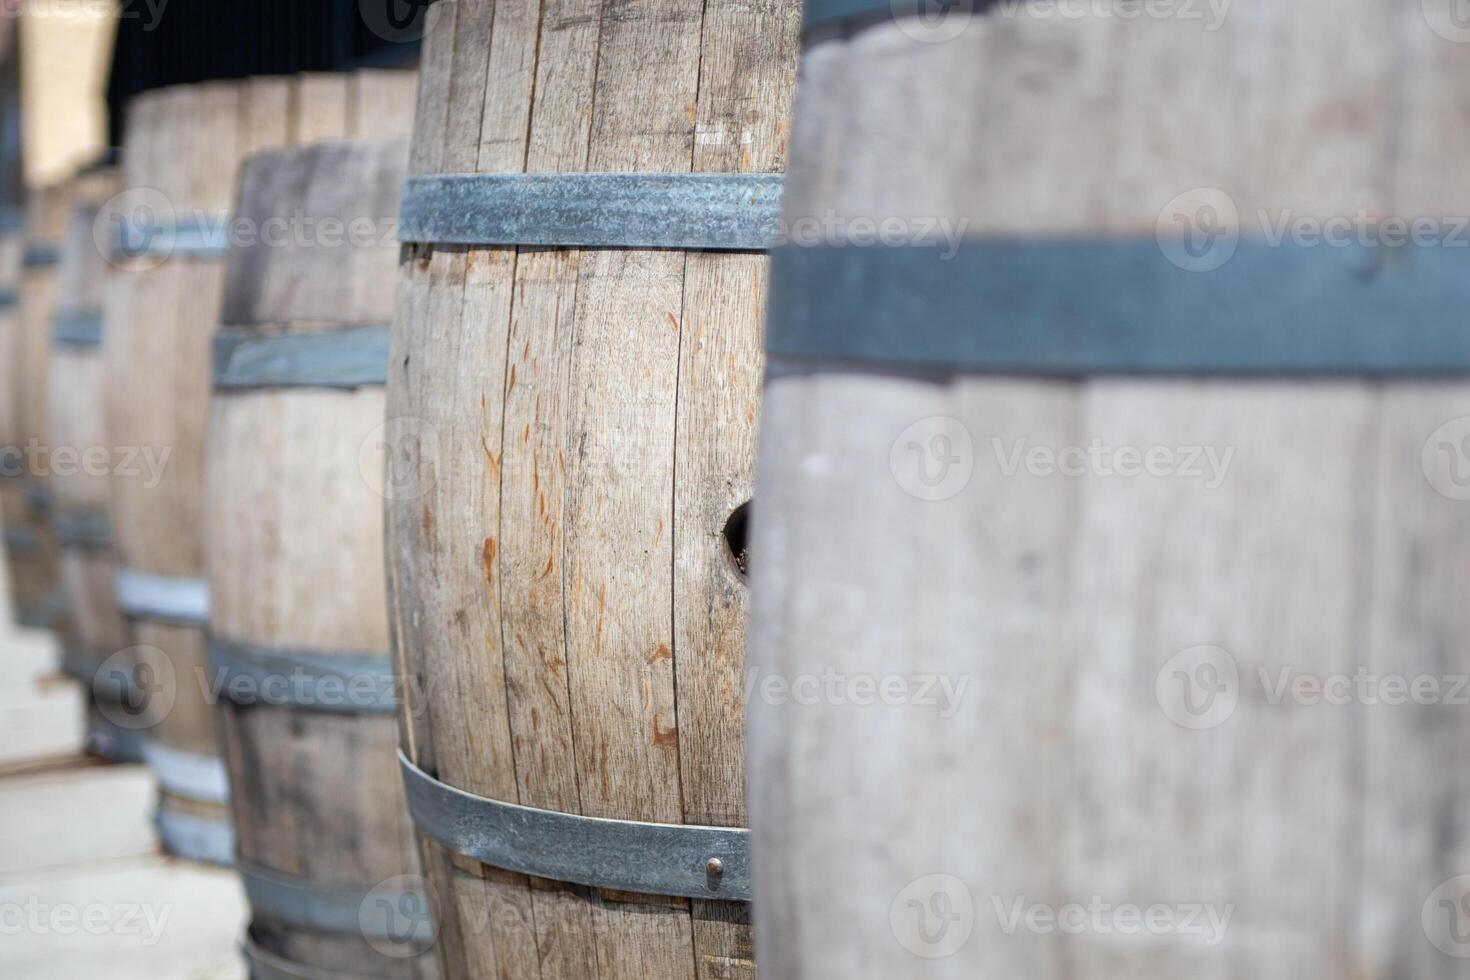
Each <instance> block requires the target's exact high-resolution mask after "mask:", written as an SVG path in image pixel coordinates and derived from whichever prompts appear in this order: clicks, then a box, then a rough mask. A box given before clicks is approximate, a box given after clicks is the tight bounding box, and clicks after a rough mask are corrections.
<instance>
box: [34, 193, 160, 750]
mask: <svg viewBox="0 0 1470 980" xmlns="http://www.w3.org/2000/svg"><path fill="white" fill-rule="evenodd" d="M88 183H89V186H88V188H87V191H86V193H82V194H78V195H77V200H76V201H75V202H74V203H73V205H72V209H71V212H70V215H69V218H68V221H67V223H66V229H65V233H64V235H63V238H62V241H61V247H60V249H59V256H58V263H57V280H58V288H57V292H58V302H57V310H56V314H57V317H58V318H60V317H66V316H96V317H98V318H99V319H100V318H101V316H102V305H103V302H104V298H105V283H106V279H107V269H108V266H107V257H106V256H105V255H104V254H103V253H102V252H101V250H100V249H99V247H98V245H97V243H96V242H95V240H94V229H95V228H96V227H97V225H98V222H99V220H103V216H102V212H101V208H102V207H103V206H104V203H105V199H107V198H110V197H111V196H112V194H113V193H114V192H115V191H116V189H117V186H116V185H117V178H116V175H114V174H113V173H112V172H110V171H94V172H92V173H91V174H89V177H88ZM50 343H51V356H50V369H49V370H50V373H49V378H48V384H47V389H48V394H47V411H46V425H47V433H48V438H47V443H48V445H50V446H52V447H62V446H70V447H74V448H75V449H77V450H78V451H80V452H87V451H89V450H91V449H92V448H93V447H102V448H106V447H107V436H106V421H105V419H104V417H103V410H102V404H101V396H102V380H103V378H102V375H103V363H102V353H101V349H100V346H97V347H94V346H81V345H76V344H73V343H65V342H61V341H58V340H57V339H56V338H55V337H52V339H51V341H50ZM51 482H52V501H53V510H52V516H53V519H54V521H55V522H56V530H57V548H58V558H57V566H58V567H57V572H58V578H59V580H60V589H61V595H62V597H63V600H64V602H65V608H66V619H65V625H64V627H63V629H62V634H61V642H62V644H63V647H64V649H65V651H66V654H65V657H64V662H65V666H66V669H67V671H68V672H70V673H73V674H74V676H76V677H77V679H78V680H79V681H80V682H81V683H82V684H84V685H85V686H86V688H87V693H86V696H87V698H88V700H89V702H90V704H89V708H88V720H87V737H86V738H87V743H86V744H87V747H88V749H89V750H90V751H92V752H94V753H96V754H99V755H102V756H104V757H108V758H114V759H119V760H122V761H131V762H139V761H142V758H141V754H140V747H139V745H138V739H137V737H136V732H135V731H134V730H132V729H130V728H127V727H125V725H119V724H118V722H117V720H118V719H119V718H121V719H123V720H124V721H126V720H127V712H126V711H125V710H124V709H123V708H122V706H121V705H120V704H119V703H118V701H117V699H116V697H115V691H113V690H112V689H110V688H109V687H107V686H106V685H104V684H99V683H94V682H93V677H94V676H95V674H96V671H97V670H98V669H99V668H101V667H102V666H103V665H104V664H106V663H108V662H109V658H111V657H112V656H113V655H114V654H122V655H124V656H126V655H127V654H126V651H127V650H128V649H129V648H130V647H131V646H132V636H131V632H130V630H129V628H128V624H127V621H126V620H125V619H124V617H123V615H122V612H121V610H120V609H119V608H118V605H117V596H116V592H115V589H114V585H113V578H114V574H115V571H116V560H115V556H114V553H113V547H112V542H111V538H110V534H109V535H107V536H106V537H105V538H102V539H100V540H87V541H68V540H67V537H66V535H65V533H63V532H62V528H63V527H64V525H65V523H66V522H67V521H69V520H70V521H75V522H80V523H83V524H86V525H91V526H97V527H98V528H99V529H102V530H105V529H107V527H108V526H109V525H110V518H109V514H108V510H109V508H108V504H109V494H108V490H109V487H110V478H109V477H108V476H106V475H100V474H88V473H85V472H79V473H73V474H62V473H55V474H53V475H52V478H51Z"/></svg>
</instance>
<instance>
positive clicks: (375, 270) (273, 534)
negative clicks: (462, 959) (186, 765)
mask: <svg viewBox="0 0 1470 980" xmlns="http://www.w3.org/2000/svg"><path fill="white" fill-rule="evenodd" d="M404 101H405V108H404V111H403V112H402V113H400V114H398V116H397V118H398V119H399V120H400V124H399V128H400V129H401V130H402V131H404V132H406V131H407V129H408V111H409V110H408V109H407V102H408V100H406V99H405V100H404ZM392 125H393V123H392V119H391V118H380V119H379V120H378V126H379V129H380V130H391V128H392ZM406 156H407V148H406V145H404V143H403V142H402V141H399V142H398V143H397V144H396V145H390V146H385V147H367V146H363V145H361V144H356V143H333V144H315V145H309V146H306V147H303V148H300V149H293V150H282V151H274V152H268V153H264V154H261V155H259V156H258V157H256V158H253V159H252V160H250V161H248V162H247V164H246V166H245V168H244V170H243V172H242V177H241V189H240V196H239V198H238V200H237V206H236V213H237V215H240V216H245V217H249V218H252V219H264V218H266V217H269V216H272V215H275V214H278V213H283V212H284V213H287V214H290V213H293V212H300V213H303V214H306V215H308V216H311V215H315V214H317V213H318V212H317V211H316V210H314V209H313V204H314V203H315V204H316V205H318V206H320V205H321V204H322V198H323V197H324V196H329V195H330V192H331V191H332V190H333V188H334V187H335V188H337V189H339V190H340V189H342V188H343V187H344V186H345V187H350V186H351V175H350V174H349V175H341V174H336V173H335V172H333V171H332V170H331V169H330V167H331V163H332V162H333V161H334V160H335V161H337V162H340V161H341V160H342V159H343V158H346V159H347V160H348V165H350V166H361V167H376V168H377V169H376V170H375V171H373V172H374V173H381V171H383V170H389V171H391V172H392V174H393V177H392V179H390V180H386V181H378V182H377V183H378V184H379V185H383V184H386V185H387V186H388V187H389V188H390V189H391V190H394V191H396V187H397V186H398V185H399V184H400V183H401V179H402V170H403V161H404V160H406ZM364 161H367V162H366V163H365V162H364ZM394 161H396V162H394ZM287 170H290V171H291V172H292V173H297V174H298V176H299V175H300V174H303V173H304V174H308V175H310V178H309V182H307V183H305V184H304V185H303V184H302V183H299V182H296V181H292V180H289V179H287V180H284V181H282V180H274V181H273V180H272V176H273V171H275V172H284V171H287ZM281 186H285V187H288V188H289V191H288V196H286V197H285V198H284V199H278V198H273V197H269V196H267V194H268V193H269V192H270V191H272V190H273V189H275V188H278V187H281ZM378 190H379V191H380V193H379V194H378V196H377V198H376V199H375V200H373V201H372V202H371V203H370V204H368V203H367V202H364V201H363V200H361V199H359V198H356V197H354V198H353V199H352V201H351V202H350V203H348V202H344V201H341V200H339V201H337V202H336V203H337V204H338V205H340V207H337V208H335V209H331V210H329V211H327V212H326V213H329V214H332V215H333V216H335V217H339V218H342V219H344V220H346V219H348V218H351V217H356V216H359V215H363V216H367V217H388V216H390V215H391V214H392V213H393V211H394V210H395V205H396V194H393V193H390V194H388V195H386V196H385V195H383V194H382V193H381V190H382V187H381V186H380V187H379V188H378ZM257 195H259V196H257ZM303 195H304V196H303ZM396 256H397V250H396V248H394V247H392V246H390V245H389V246H385V248H379V249H376V250H369V249H346V248H343V249H331V250H322V249H317V250H315V251H314V252H313V251H309V250H295V249H289V248H288V249H257V250H256V254H255V255H250V254H248V252H247V250H245V249H237V250H234V251H232V253H231V254H230V256H229V257H228V259H227V262H226V284H225V295H226V301H225V305H224V311H225V312H224V315H223V317H222V321H221V332H222V333H228V334H229V335H231V336H232V337H240V336H246V337H285V336H290V335H293V334H300V333H303V332H306V333H312V334H319V333H323V332H330V331H340V330H344V329H352V328H354V327H357V326H361V325H367V324H373V323H382V322H385V321H386V320H387V318H388V317H389V316H390V315H391V309H392V295H391V283H392V282H393V278H392V276H391V270H392V268H393V265H394V263H395V261H396ZM383 282H387V283H388V284H390V288H389V289H386V290H385V289H383V288H382V283H383ZM341 286H346V287H348V288H347V289H346V293H347V295H348V297H349V299H348V301H347V302H345V303H344V302H342V295H343V290H342V289H341V288H340V287H341ZM382 417H383V392H382V388H381V383H379V384H378V385H376V386H374V385H368V386H363V387H358V388H354V389H348V390H329V389H324V388H315V387H299V388H298V387H292V388H285V387H258V388H251V389H244V390H216V391H215V392H214V394H213V396H212V407H211V424H210V438H209V450H208V455H207V464H206V469H207V494H206V498H207V502H208V503H207V506H208V516H207V519H206V523H205V531H206V542H207V547H206V553H207V555H208V568H207V571H208V579H209V582H210V586H211V597H212V598H211V612H210V632H211V642H216V641H222V642H226V643H229V644H234V645H239V644H245V645H259V646H260V647H262V648H265V649H269V650H290V651H321V652H326V653H338V652H340V655H343V656H350V655H352V654H353V653H354V652H357V651H362V652H363V653H362V656H364V657H368V656H371V655H372V652H373V651H376V652H378V653H380V654H381V655H382V656H383V657H384V658H386V653H387V649H388V639H387V617H386V611H385V608H384V602H383V597H382V591H381V589H382V585H381V583H382V571H381V569H382V551H381V548H382V545H381V538H382V520H381V514H380V506H381V505H380V501H379V497H378V491H379V488H378V487H376V486H374V485H373V484H372V482H371V481H370V480H369V479H368V475H367V474H372V475H373V476H376V474H377V471H378V467H375V466H373V465H371V464H363V463H362V462H361V461H360V459H359V453H358V449H359V446H361V445H363V444H365V443H367V442H368V440H369V439H370V437H371V436H372V434H373V432H374V430H375V429H377V428H378V427H380V426H381V420H382ZM313 431H314V432H315V433H316V434H315V435H311V434H310V433H312V432H313ZM291 514H294V515H295V518H296V519H295V520H294V521H293V520H292V519H291V518H290V516H289V515H291ZM313 534H316V535H319V536H318V537H316V538H311V535H313ZM312 541H315V542H316V543H315V545H313V544H312V543H311V542H312ZM293 576H294V577H296V578H298V579H299V580H300V585H299V587H296V588H285V589H281V588H277V589H274V590H271V589H263V588H262V587H261V586H262V584H263V583H267V582H272V581H275V582H289V581H290V580H291V579H292V578H293ZM328 578H330V579H332V580H333V583H334V584H333V588H332V590H331V592H330V599H331V601H330V602H325V603H324V602H321V601H319V600H314V601H313V602H312V603H311V605H310V607H303V606H300V605H299V603H297V602H295V601H293V600H292V598H291V597H292V596H293V595H296V594H299V595H300V596H303V597H304V596H308V595H310V594H311V592H312V589H313V586H314V585H315V584H316V583H319V582H321V581H324V580H326V579H328ZM218 715H219V722H220V732H221V740H222V745H223V747H224V751H225V759H226V764H227V769H228V771H229V774H230V780H231V784H232V793H231V800H232V807H233V809H234V817H235V824H236V828H237V839H238V848H239V854H240V861H241V866H242V869H251V868H260V869H263V870H264V871H265V872H266V873H271V874H277V875H286V876H288V877H289V878H291V879H295V880H300V881H302V883H303V885H304V886H306V887H320V888H328V889H334V890H346V891H359V892H364V893H369V892H370V891H371V890H372V889H373V888H374V887H375V886H378V885H380V884H382V883H385V882H394V881H398V880H400V879H402V880H404V881H410V882H414V881H417V880H418V878H417V875H416V871H417V854H416V851H415V848H414V845H413V836H412V832H411V827H410V825H409V824H408V821H407V815H406V812H405V810H404V807H403V802H402V785H401V782H400V780H399V777H398V772H397V765H396V761H395V754H396V745H397V726H396V724H395V722H394V720H393V718H392V716H391V714H384V713H381V712H368V711H352V710H331V709H330V708H325V709H323V708H318V709H315V710H314V709H313V708H312V707H311V706H310V705H301V704H291V703H253V704H236V703H234V702H233V701H232V700H230V699H229V698H228V697H222V698H221V699H220V702H219V707H218ZM248 881H249V877H248V874H247V882H248ZM247 893H249V887H248V885H247ZM247 948H248V949H250V950H251V951H252V953H251V955H252V956H253V957H257V958H261V959H264V960H269V961H270V962H271V963H272V966H273V968H274V969H283V968H289V969H290V970H292V971H298V972H300V973H301V974H302V975H313V971H319V970H330V971H341V972H343V973H350V974H351V975H353V976H362V977H367V976H379V977H385V978H387V977H391V978H395V980H398V978H403V980H412V978H426V977H432V976H435V975H436V974H437V971H436V970H435V969H434V964H433V962H432V958H431V957H429V956H427V955H426V952H425V950H424V949H422V948H420V947H417V946H414V945H413V944H408V943H392V944H391V945H390V948H389V949H388V951H386V952H385V951H382V950H380V949H379V947H378V946H376V945H374V942H373V941H372V940H369V939H368V938H366V937H365V936H364V935H361V934H358V933H357V932H353V931H333V930H325V929H320V928H313V927H311V926H308V925H304V924H301V923H297V922H293V921H292V920H291V918H290V916H289V915H285V914H282V913H280V912H278V911H276V910H275V909H273V908H271V907H270V906H269V903H267V906H266V907H264V908H261V907H257V908H256V909H255V910H254V917H253V921H252V924H251V926H250V934H249V941H248V943H247ZM411 953H412V954H414V955H409V954H411ZM334 975H335V974H334Z"/></svg>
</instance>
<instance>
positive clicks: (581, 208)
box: [399, 173, 782, 252]
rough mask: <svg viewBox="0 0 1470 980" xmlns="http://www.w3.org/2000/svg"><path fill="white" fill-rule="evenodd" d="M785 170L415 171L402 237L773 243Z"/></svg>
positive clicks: (568, 243) (578, 244) (599, 243)
mask: <svg viewBox="0 0 1470 980" xmlns="http://www.w3.org/2000/svg"><path fill="white" fill-rule="evenodd" d="M781 185H782V177H781V175H780V174H657V173H594V174H440V175H432V176H423V177H410V178H409V179H408V182H407V184H406V185H405V187H404V192H403V209H402V215H401V216H400V219H399V237H400V238H401V239H402V240H403V241H405V242H436V243H440V244H449V245H533V246H547V247H565V248H649V249H657V248H667V249H716V250H725V251H743V252H759V251H765V250H766V249H768V248H770V247H771V246H772V245H773V244H775V242H776V240H777V237H778V234H779V231H780V217H781Z"/></svg>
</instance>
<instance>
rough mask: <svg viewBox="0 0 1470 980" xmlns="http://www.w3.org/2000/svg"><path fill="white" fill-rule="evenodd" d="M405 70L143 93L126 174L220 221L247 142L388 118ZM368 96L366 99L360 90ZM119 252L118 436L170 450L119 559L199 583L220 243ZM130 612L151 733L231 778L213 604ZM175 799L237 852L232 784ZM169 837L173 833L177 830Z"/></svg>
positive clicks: (114, 389) (133, 184)
mask: <svg viewBox="0 0 1470 980" xmlns="http://www.w3.org/2000/svg"><path fill="white" fill-rule="evenodd" d="M400 77H401V76H400V75H399V74H398V73H394V72H385V71H362V72H358V73H356V74H354V75H350V76H349V75H336V74H323V73H317V74H304V75H298V76H290V77H260V78H252V79H248V80H244V81H240V82H207V83H202V84H198V85H182V86H175V87H171V88H165V89H158V90H154V91H151V92H146V93H143V94H142V95H140V96H138V97H137V98H135V100H134V102H133V104H132V105H131V106H130V108H129V112H130V117H131V119H132V124H131V125H130V132H131V133H133V134H135V135H136V136H137V137H138V139H137V140H136V142H135V144H134V145H130V146H129V147H128V148H127V152H126V153H125V160H124V173H125V178H126V179H125V186H126V188H128V189H140V188H146V189H149V190H151V191H152V192H156V193H157V194H161V195H162V197H163V200H165V201H166V202H167V203H168V204H169V205H170V206H171V207H173V208H174V209H176V210H175V214H176V215H177V216H180V217H181V218H184V219H187V218H188V217H190V216H191V215H196V214H197V215H199V216H200V217H201V218H202V219H203V220H204V221H205V222H206V223H211V222H218V221H220V220H222V216H223V215H225V214H227V212H228V210H229V208H230V205H231V203H232V199H233V194H234V183H235V174H236V171H237V168H238V166H239V164H240V162H241V161H242V160H243V159H244V158H245V157H246V156H248V155H249V154H251V153H253V152H257V151H259V150H263V149H268V148H271V147H275V146H282V145H291V144H294V143H300V142H312V141H316V140H320V139H329V138H333V137H341V136H346V135H349V134H348V130H347V127H348V126H349V125H351V126H357V127H361V128H365V129H366V130H368V131H371V128H372V127H373V126H374V125H375V124H376V119H377V115H376V114H375V112H374V111H373V107H376V106H379V105H382V106H385V107H387V108H388V109H389V110H390V111H388V112H386V113H384V114H385V115H387V116H391V115H392V107H393V106H394V105H395V104H396V103H398V102H402V101H403V100H404V99H405V96H404V95H403V94H402V85H401V84H400V82H399V81H398V79H399V78H400ZM359 96H361V101H362V102H363V103H365V104H363V105H359ZM369 103H370V104H369ZM145 134H146V138H145ZM203 134H209V135H208V136H205V135H203ZM145 200H146V201H148V202H149V203H153V202H154V201H155V200H156V199H155V198H153V197H148V198H145ZM118 265H119V267H120V269H121V273H120V274H119V275H116V276H114V277H113V282H112V284H111V285H110V287H109V289H110V293H109V296H108V304H107V305H108V309H107V327H106V330H105V352H104V357H105V359H106V362H107V369H106V371H107V378H108V385H109V393H108V404H109V413H108V414H109V423H110V437H111V440H112V443H113V445H119V446H138V447H143V448H145V449H152V450H153V451H154V452H155V453H156V454H159V453H161V452H162V451H163V450H165V449H166V450H168V451H169V452H170V454H171V455H170V457H169V459H168V463H167V465H166V466H165V467H163V473H164V478H163V479H162V480H161V481H160V482H159V484H158V485H157V486H156V487H148V486H145V485H143V483H142V480H141V479H133V480H119V481H117V486H116V492H115V494H114V498H113V501H112V511H113V527H114V534H115V536H116V543H117V549H118V554H119V566H120V567H121V568H123V569H127V570H136V571H141V572H144V573H146V574H150V575H160V576H164V577H166V578H172V579H178V580H181V581H186V582H189V583H201V582H202V580H203V574H204V566H203V561H204V556H203V529H202V511H203V499H202V496H203V462H204V439H205V432H204V426H205V423H206V420H207V416H208V405H209V386H208V363H209V339H210V334H211V332H212V330H213V326H214V324H215V323H216V322H217V316H218V313H219V309H220V302H221V300H222V296H223V281H224V280H223V267H222V263H221V260H220V257H219V256H218V255H213V254H202V255H201V254H188V253H182V252H181V253H180V254H177V255H171V256H168V257H166V258H165V259H164V260H163V261H162V262H161V263H159V262H156V261H154V260H153V259H152V258H151V257H148V256H143V257H131V258H130V257H123V258H120V259H118ZM160 324H163V325H165V326H167V327H168V328H170V329H171V330H172V334H173V336H172V338H164V337H162V335H161V334H162V331H163V329H164V326H161V325H160ZM205 324H207V325H208V327H206V328H202V329H201V327H203V325H205ZM135 326H136V327H137V329H135ZM170 339H171V341H172V342H170ZM150 345H152V347H150ZM160 345H161V349H160ZM160 368H163V369H164V371H165V372H166V373H167V377H166V379H165V380H166V383H164V384H160V385H153V386H150V387H148V388H147V389H146V391H145V393H146V394H147V395H148V397H149V398H151V399H153V400H154V402H155V404H153V405H152V406H145V409H146V410H145V411H144V412H143V413H141V414H140V413H138V412H133V411H130V407H131V406H132V404H133V397H134V395H135V394H136V391H135V388H134V386H133V385H132V382H133V381H135V380H136V379H137V378H143V377H149V376H150V375H156V374H157V373H158V372H159V369H160ZM157 458H159V459H160V460H161V456H158V457H157ZM130 619H131V621H132V624H133V629H134V632H135V642H136V643H137V645H138V650H137V651H136V656H137V658H138V660H139V662H140V663H143V664H147V665H149V667H151V668H152V669H154V670H156V671H159V672H160V673H159V674H158V675H157V676H162V677H163V678H165V683H166V685H167V686H168V688H169V690H170V691H171V693H172V697H170V698H167V699H165V700H166V701H167V702H168V704H167V708H166V710H161V711H157V712H153V713H152V717H150V718H149V720H148V724H147V729H148V731H147V735H148V739H149V741H150V742H151V743H152V744H154V745H157V746H159V747H160V748H161V750H162V752H163V753H165V754H178V753H182V754H183V757H184V758H187V759H190V760H192V762H191V765H192V766H195V767H202V766H208V767H210V768H211V769H212V770H213V772H214V774H215V776H212V777H211V780H210V781H211V783H214V782H218V783H219V784H221V785H223V784H224V783H225V782H227V776H226V773H225V770H224V763H223V759H222V756H221V754H220V748H219V744H218V738H217V731H216V728H217V721H216V719H215V716H214V711H213V708H212V705H211V703H210V702H211V701H212V700H213V698H214V694H213V692H212V691H211V690H210V688H209V685H208V661H207V656H206V642H205V632H204V621H203V618H202V617H201V618H198V619H194V618H193V617H192V616H191V617H189V621H187V622H180V621H176V620H163V619H154V618H150V617H147V616H136V615H133V616H130ZM163 775H164V774H163V773H162V772H161V773H160V776H161V778H162V777H163ZM216 776H217V779H216V778H215V777H216ZM171 814H176V815H177V818H178V819H177V823H179V824H181V825H182V824H184V823H186V822H188V821H189V820H202V821H204V823H205V824H207V828H206V830H205V831H204V834H205V835H206V836H207V837H208V839H209V841H210V843H209V846H208V847H207V849H206V850H207V853H203V852H201V853H199V854H197V855H195V856H197V857H199V858H200V859H202V860H208V861H211V862H214V863H227V861H225V862H222V861H221V857H222V856H225V857H226V858H227V857H228V854H227V853H226V852H229V853H232V852H233V848H234V844H233V842H232V840H230V839H229V835H230V833H231V831H230V814H229V805H228V802H227V800H226V799H224V798H223V797H222V795H217V794H215V793H214V792H213V791H211V792H210V793H209V794H207V798H202V799H201V798H199V797H198V796H197V795H196V796H191V794H190V793H189V792H185V791H173V792H170V791H165V792H163V793H161V795H160V828H161V829H164V828H165V827H166V824H167V821H166V820H165V819H164V817H166V816H169V815H171ZM197 836H198V835H188V834H186V835H182V836H179V837H178V838H176V839H179V840H184V841H192V840H194V839H196V837H197ZM168 839H169V838H168V836H167V835H165V842H166V844H167V842H168ZM191 846H192V845H191ZM186 856H187V855H186Z"/></svg>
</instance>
